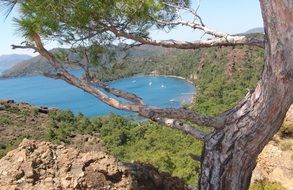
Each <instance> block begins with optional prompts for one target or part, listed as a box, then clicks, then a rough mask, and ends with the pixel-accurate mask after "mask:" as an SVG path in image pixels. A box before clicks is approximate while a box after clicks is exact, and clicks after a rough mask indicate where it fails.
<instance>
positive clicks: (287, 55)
mask: <svg viewBox="0 0 293 190" xmlns="http://www.w3.org/2000/svg"><path fill="white" fill-rule="evenodd" d="M260 3H261V8H262V14H263V18H264V26H265V33H266V43H265V68H264V72H263V74H262V78H261V80H260V81H259V82H258V84H257V87H256V88H255V90H253V91H251V92H250V93H249V94H248V95H247V96H246V97H245V99H244V100H243V101H242V102H241V103H240V104H239V105H238V106H237V108H235V109H233V110H230V111H229V112H228V113H227V119H226V121H225V127H224V129H223V130H215V131H214V132H213V133H212V134H210V135H209V136H208V137H206V142H205V144H204V149H203V154H202V163H201V176H200V181H199V189H205V190H206V189H216V190H224V189H225V190H229V189H233V190H239V189H248V188H249V185H250V180H251V175H252V171H253V169H254V168H255V166H256V159H257V157H258V155H259V154H260V152H261V151H262V150H263V148H264V146H265V145H266V144H267V143H268V142H269V140H270V139H271V138H272V137H273V135H274V134H275V133H276V132H277V130H278V129H279V128H280V127H281V125H282V122H283V120H284V117H285V115H286V112H287V111H288V109H289V107H290V105H291V104H292V102H293V11H292V10H293V1H292V0H260Z"/></svg>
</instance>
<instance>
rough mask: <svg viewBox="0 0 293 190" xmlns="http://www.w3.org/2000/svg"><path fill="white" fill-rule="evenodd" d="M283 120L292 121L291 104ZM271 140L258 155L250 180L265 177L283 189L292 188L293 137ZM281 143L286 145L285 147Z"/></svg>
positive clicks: (292, 189)
mask: <svg viewBox="0 0 293 190" xmlns="http://www.w3.org/2000/svg"><path fill="white" fill-rule="evenodd" d="M284 122H285V123H286V122H293V105H292V106H291V107H290V109H289V111H288V112H287V115H286V118H285V120H284ZM275 138H276V139H277V141H278V142H275V141H271V142H270V143H269V144H268V145H266V146H265V148H264V149H263V151H262V153H261V154H260V155H259V157H258V161H257V165H256V168H255V169H254V171H253V175H252V181H256V180H264V179H267V180H268V181H271V182H278V183H280V184H281V185H282V186H283V187H284V188H285V189H288V190H293V139H292V137H289V138H288V139H280V137H275ZM282 145H283V146H284V145H286V146H287V147H286V149H284V148H283V150H282Z"/></svg>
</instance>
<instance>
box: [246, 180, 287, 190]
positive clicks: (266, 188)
mask: <svg viewBox="0 0 293 190" xmlns="http://www.w3.org/2000/svg"><path fill="white" fill-rule="evenodd" d="M249 190H285V188H284V187H283V186H282V185H281V184H280V183H276V182H270V181H268V180H259V181H255V182H254V183H252V184H251V185H250V187H249Z"/></svg>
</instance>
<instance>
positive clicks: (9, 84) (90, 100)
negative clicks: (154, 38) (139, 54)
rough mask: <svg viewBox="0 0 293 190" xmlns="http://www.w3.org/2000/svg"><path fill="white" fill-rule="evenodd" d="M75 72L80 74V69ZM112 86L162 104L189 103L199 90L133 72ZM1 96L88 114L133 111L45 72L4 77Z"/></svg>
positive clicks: (187, 85) (112, 83) (162, 78)
mask: <svg viewBox="0 0 293 190" xmlns="http://www.w3.org/2000/svg"><path fill="white" fill-rule="evenodd" d="M74 72H75V73H74V74H75V75H80V71H74ZM109 86H111V87H115V88H117V89H121V90H125V91H128V92H132V93H135V94H137V95H138V96H140V97H141V98H143V100H144V102H145V104H148V105H151V106H156V107H160V108H167V107H180V106H183V105H184V104H189V103H191V101H192V97H193V95H194V94H195V93H196V87H195V86H194V85H192V84H191V83H189V82H187V81H185V80H182V79H179V78H175V77H166V76H133V77H129V78H125V79H120V80H115V81H112V82H110V83H109ZM0 99H6V100H8V99H9V100H15V101H16V102H26V103H29V104H32V105H37V106H46V107H50V108H58V109H62V110H71V111H72V112H73V113H74V114H77V113H82V114H84V115H86V116H89V117H92V116H101V115H107V114H110V113H114V114H120V115H129V114H131V113H127V112H125V111H121V110H117V109H115V108H112V107H110V106H108V105H106V104H105V103H103V102H101V101H100V100H98V99H97V98H95V97H93V96H92V95H90V94H88V93H87V92H84V91H82V90H81V89H78V88H76V87H74V86H72V85H70V84H67V83H66V82H64V81H62V80H56V79H51V78H47V77H44V76H29V77H18V78H10V79H1V80H0Z"/></svg>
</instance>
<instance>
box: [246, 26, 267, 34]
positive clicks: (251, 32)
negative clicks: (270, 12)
mask: <svg viewBox="0 0 293 190" xmlns="http://www.w3.org/2000/svg"><path fill="white" fill-rule="evenodd" d="M255 33H264V28H263V27H256V28H252V29H250V30H248V31H246V32H244V34H255Z"/></svg>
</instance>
